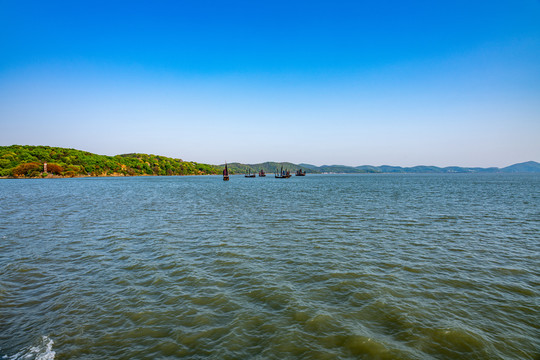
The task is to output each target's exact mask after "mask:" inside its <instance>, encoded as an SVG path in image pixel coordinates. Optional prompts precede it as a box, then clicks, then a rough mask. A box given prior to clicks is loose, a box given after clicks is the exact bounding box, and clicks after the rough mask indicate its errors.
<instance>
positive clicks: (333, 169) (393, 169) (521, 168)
mask: <svg viewBox="0 0 540 360" xmlns="http://www.w3.org/2000/svg"><path fill="white" fill-rule="evenodd" d="M228 167H229V169H231V170H232V171H233V172H234V173H236V174H238V173H245V172H248V171H251V172H258V171H259V170H261V169H262V170H264V171H266V172H267V173H273V172H275V171H278V170H279V169H281V167H283V169H288V170H291V171H295V170H296V169H302V170H305V171H306V172H308V173H313V174H325V173H334V174H366V173H373V174H388V173H409V174H410V173H417V174H421V173H422V174H426V173H439V174H443V173H446V174H450V173H461V174H464V173H540V163H537V162H536V161H528V162H524V163H519V164H514V165H510V166H507V167H504V168H497V167H490V168H480V167H459V166H449V167H443V168H441V167H437V166H413V167H401V166H389V165H382V166H371V165H362V166H356V167H354V166H346V165H322V166H316V165H311V164H293V163H289V162H283V163H280V162H265V163H260V164H240V163H231V164H228Z"/></svg>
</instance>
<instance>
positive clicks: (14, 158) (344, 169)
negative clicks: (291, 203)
mask: <svg viewBox="0 0 540 360" xmlns="http://www.w3.org/2000/svg"><path fill="white" fill-rule="evenodd" d="M44 163H47V172H46V173H45V172H44ZM223 168H224V164H222V165H209V164H201V163H196V162H192V161H183V160H182V159H174V158H169V157H165V156H159V155H148V154H123V155H116V156H106V155H97V154H92V153H89V152H87V151H81V150H75V149H67V148H60V147H51V146H29V145H11V146H0V177H4V178H6V177H8V178H47V177H82V176H143V175H154V176H155V175H215V174H221V172H222V171H223ZM281 168H283V169H287V170H290V171H291V172H294V171H296V170H297V169H302V170H303V171H306V172H307V173H312V174H313V173H314V174H319V173H349V174H361V173H531V172H532V173H539V172H540V164H539V163H537V162H535V161H528V162H524V163H519V164H514V165H511V166H508V167H505V168H496V167H491V168H478V167H475V168H464V167H457V166H452V167H445V168H440V167H436V166H415V167H400V166H386V165H383V166H367V165H363V166H357V167H352V166H343V165H323V166H315V165H310V164H293V163H288V162H265V163H261V164H241V163H229V164H228V169H229V172H230V173H231V174H243V173H247V172H248V171H250V172H251V173H257V172H259V171H260V170H264V171H265V172H266V173H270V174H271V173H274V172H276V171H279V170H280V169H281Z"/></svg>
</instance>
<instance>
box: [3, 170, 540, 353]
mask: <svg viewBox="0 0 540 360" xmlns="http://www.w3.org/2000/svg"><path fill="white" fill-rule="evenodd" d="M0 204H1V208H0V358H5V359H11V360H13V359H53V358H55V359H152V358H160V359H166V358H170V359H174V358H181V357H185V358H191V359H247V358H255V359H349V358H350V359H538V358H539V357H540V340H539V338H540V337H539V333H540V326H539V324H540V321H539V285H540V273H539V271H540V266H539V265H540V176H538V175H502V174H501V175H499V174H497V175H473V174H471V175H459V174H455V175H405V174H404V175H308V176H306V177H292V178H290V179H275V178H274V177H273V176H272V177H270V176H269V177H266V178H254V179H248V178H244V177H243V176H231V180H230V181H229V182H224V181H222V180H221V177H217V176H200V177H133V178H81V179H43V180H0Z"/></svg>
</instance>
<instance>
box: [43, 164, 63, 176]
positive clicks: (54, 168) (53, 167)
mask: <svg viewBox="0 0 540 360" xmlns="http://www.w3.org/2000/svg"><path fill="white" fill-rule="evenodd" d="M63 171H64V169H63V168H62V167H61V166H60V165H57V164H47V172H50V173H51V174H57V175H59V174H61V173H62V172H63Z"/></svg>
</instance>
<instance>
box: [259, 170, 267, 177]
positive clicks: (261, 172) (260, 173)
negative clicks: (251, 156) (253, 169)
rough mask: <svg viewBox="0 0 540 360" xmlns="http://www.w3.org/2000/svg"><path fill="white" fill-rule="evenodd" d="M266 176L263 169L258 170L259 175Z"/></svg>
mask: <svg viewBox="0 0 540 360" xmlns="http://www.w3.org/2000/svg"><path fill="white" fill-rule="evenodd" d="M265 176H266V173H265V172H264V170H263V169H261V171H259V177H265Z"/></svg>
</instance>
